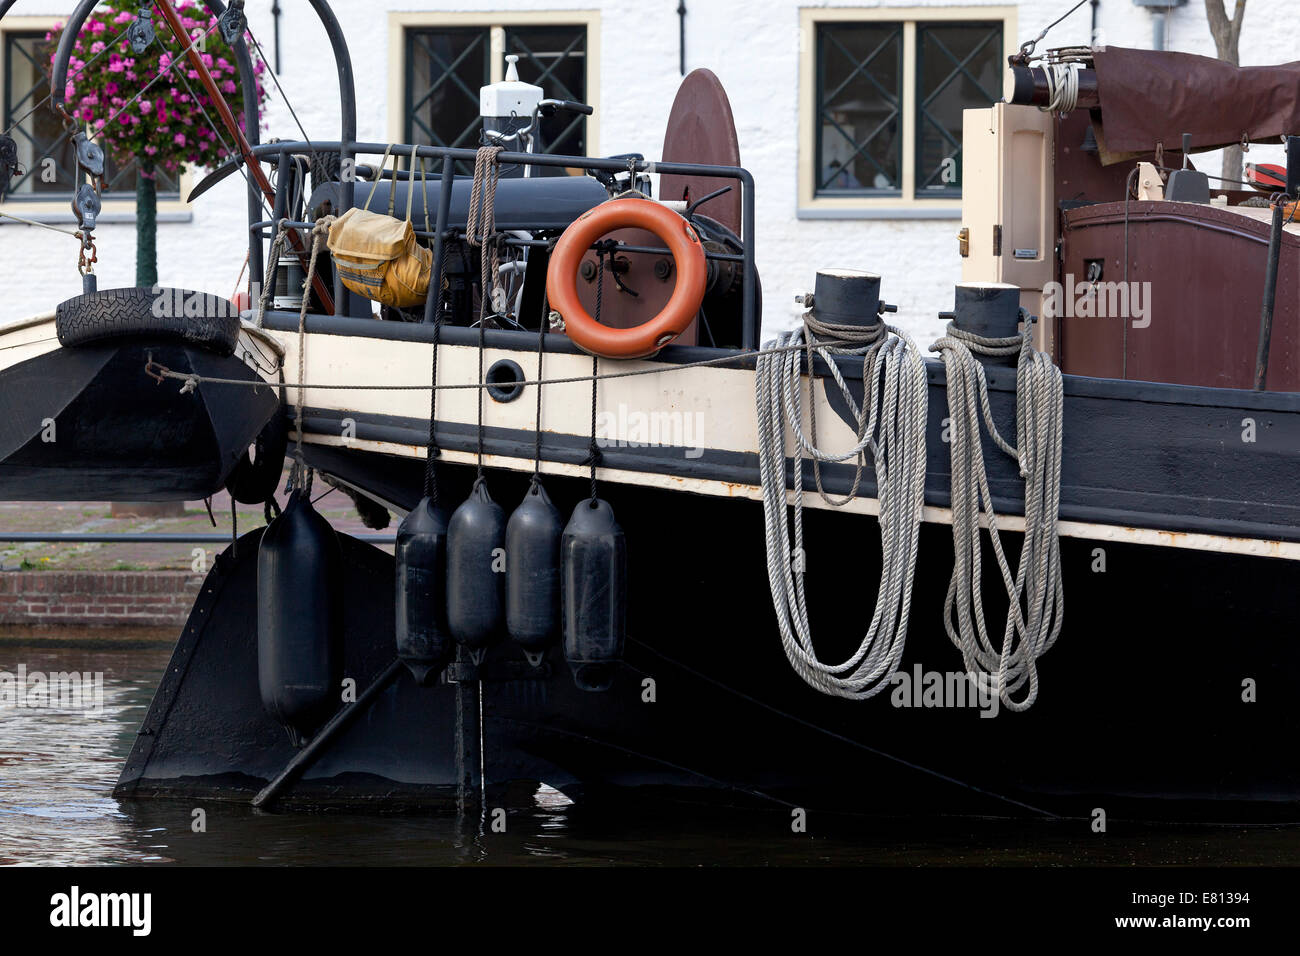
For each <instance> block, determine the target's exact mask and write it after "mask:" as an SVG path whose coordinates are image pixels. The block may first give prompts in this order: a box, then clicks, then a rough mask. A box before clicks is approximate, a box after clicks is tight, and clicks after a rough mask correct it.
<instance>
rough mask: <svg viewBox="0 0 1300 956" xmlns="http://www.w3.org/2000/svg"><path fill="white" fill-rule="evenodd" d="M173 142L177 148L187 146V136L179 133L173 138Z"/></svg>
mask: <svg viewBox="0 0 1300 956" xmlns="http://www.w3.org/2000/svg"><path fill="white" fill-rule="evenodd" d="M172 142H173V143H175V144H176V145H177V146H184V145H185V134H184V133H177V134H176V135H175V136H173V137H172Z"/></svg>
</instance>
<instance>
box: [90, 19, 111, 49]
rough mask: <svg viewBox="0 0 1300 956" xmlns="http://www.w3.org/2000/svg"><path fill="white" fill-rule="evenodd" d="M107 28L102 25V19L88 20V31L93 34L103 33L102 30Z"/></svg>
mask: <svg viewBox="0 0 1300 956" xmlns="http://www.w3.org/2000/svg"><path fill="white" fill-rule="evenodd" d="M107 29H108V27H106V26H104V21H102V20H91V21H90V32H91V33H93V34H94V35H95V36H99V35H100V34H101V33H103V32H104V31H105V30H107ZM101 46H102V44H101Z"/></svg>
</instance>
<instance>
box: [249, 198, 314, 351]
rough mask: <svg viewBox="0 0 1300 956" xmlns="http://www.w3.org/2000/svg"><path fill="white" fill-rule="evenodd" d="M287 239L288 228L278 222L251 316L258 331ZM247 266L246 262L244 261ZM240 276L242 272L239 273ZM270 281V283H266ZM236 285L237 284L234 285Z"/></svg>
mask: <svg viewBox="0 0 1300 956" xmlns="http://www.w3.org/2000/svg"><path fill="white" fill-rule="evenodd" d="M288 238H289V227H288V226H287V225H285V222H284V220H281V221H280V228H279V230H277V231H276V234H275V238H274V239H272V240H271V252H270V255H268V256H267V263H266V269H265V270H264V271H263V274H262V294H261V295H260V296H258V297H257V314H256V315H254V316H253V325H255V326H257V327H258V328H259V329H260V328H262V322H263V321H264V320H265V318H266V305H267V303H268V302H270V301H271V293H272V291H273V290H274V286H275V270H276V269H278V268H280V256H281V254H282V253H283V252H284V246H285V243H286V242H287V241H288ZM244 264H245V265H247V264H248V260H247V259H245V260H244ZM239 274H240V275H241V276H242V275H243V272H240V273H239ZM267 280H270V281H267ZM236 284H238V283H236ZM306 301H307V296H305V295H304V296H303V302H306ZM298 322H299V324H300V325H301V324H302V316H301V315H299V317H298Z"/></svg>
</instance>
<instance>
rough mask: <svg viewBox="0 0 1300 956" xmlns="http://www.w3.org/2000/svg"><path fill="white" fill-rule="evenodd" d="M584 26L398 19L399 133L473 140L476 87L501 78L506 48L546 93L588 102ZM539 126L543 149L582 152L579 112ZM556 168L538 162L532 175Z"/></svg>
mask: <svg viewBox="0 0 1300 956" xmlns="http://www.w3.org/2000/svg"><path fill="white" fill-rule="evenodd" d="M562 16H563V15H561V14H557V15H556V18H559V17H562ZM587 32H588V31H587V24H585V23H577V24H567V23H554V22H544V23H529V22H524V23H516V24H496V25H491V24H485V25H478V24H475V25H464V26H463V25H454V24H449V25H446V26H442V25H435V26H414V27H412V26H408V27H406V28H405V32H404V36H403V45H404V54H405V91H404V97H403V129H402V136H403V139H404V140H405V141H406V142H409V143H415V144H417V145H422V146H428V145H431V146H454V147H460V148H463V149H474V148H476V147H477V146H479V145H480V143H479V131H480V129H481V125H480V121H479V115H478V108H479V102H478V96H479V87H481V86H484V85H486V84H488V83H492V82H495V81H497V80H500V79H501V76H502V70H503V68H504V58H505V55H506V54H508V53H513V54H517V55H518V56H519V66H518V69H519V78H520V79H521V80H523V81H524V82H525V83H534V84H536V85H538V86H540V87H541V88H542V89H543V90H545V92H546V96H547V97H549V98H552V99H565V100H576V101H578V102H588V89H587V75H588V35H587ZM540 132H541V149H542V151H543V152H547V153H557V154H561V155H570V156H582V155H585V154H586V149H587V134H588V122H587V117H585V116H582V115H577V116H575V115H574V114H572V113H557V114H556V115H555V116H552V117H544V118H543V119H542V121H541V129H540ZM457 165H458V168H457V172H459V173H462V174H469V173H472V172H473V164H472V163H460V164H457ZM563 173H564V170H562V169H558V168H546V167H538V168H537V169H536V170H534V172H533V175H563Z"/></svg>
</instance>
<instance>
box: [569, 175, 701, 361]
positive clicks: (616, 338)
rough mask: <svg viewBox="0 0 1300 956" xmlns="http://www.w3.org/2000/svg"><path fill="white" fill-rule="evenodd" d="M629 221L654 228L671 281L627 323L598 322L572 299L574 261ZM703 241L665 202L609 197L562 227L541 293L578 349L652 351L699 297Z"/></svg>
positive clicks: (696, 306) (626, 353)
mask: <svg viewBox="0 0 1300 956" xmlns="http://www.w3.org/2000/svg"><path fill="white" fill-rule="evenodd" d="M629 227H635V228H640V229H645V230H647V231H649V232H652V233H654V234H655V235H656V236H658V237H659V239H660V240H661V241H662V242H663V243H664V245H666V246H667V247H668V250H669V251H670V252H671V253H672V254H673V263H674V266H675V270H676V273H677V284H676V286H675V287H674V288H673V294H672V297H671V298H669V300H668V304H667V305H665V306H664V307H663V310H662V311H661V312H660V313H659V314H658V315H656V316H655V317H654V318H653V319H650V321H648V322H644V323H642V324H641V325H638V326H634V327H633V328H630V329H615V328H610V327H609V326H607V325H601V324H600V323H599V322H597V321H596V320H595V319H593V318H592V317H591V316H590V315H588V314H587V310H586V309H584V308H583V307H582V303H581V302H579V301H578V266H579V264H580V263H581V262H582V257H583V255H584V254H585V253H586V252H587V250H588V249H589V248H590V247H591V244H592V243H594V242H595V241H596V240H597V239H599V238H600V237H601V236H604V235H607V234H608V233H610V232H613V231H614V230H615V229H625V228H629ZM706 281H707V266H706V264H705V258H704V247H703V246H702V245H700V237H699V235H697V234H696V232H695V230H694V229H692V228H691V224H690V223H689V222H687V221H686V220H685V219H683V218H682V217H681V216H679V215H678V214H677V213H675V212H673V211H672V210H671V209H669V208H668V207H667V206H664V205H661V204H660V203H657V202H654V201H653V200H650V199H639V198H637V197H635V196H633V197H629V198H627V199H611V200H610V201H609V202H605V203H601V204H600V205H599V206H596V207H595V208H594V209H590V210H588V211H587V212H585V213H583V214H582V215H581V216H579V217H578V218H577V219H575V220H574V221H573V222H572V223H570V224H569V228H567V229H565V230H564V234H563V235H562V236H560V239H559V241H558V242H556V244H555V249H554V251H553V252H552V253H551V261H550V265H549V266H548V267H547V270H546V297H547V299H548V300H549V301H550V303H551V308H552V309H554V310H555V311H556V312H558V313H560V315H561V316H562V317H563V319H564V327H565V331H567V332H568V334H569V338H571V339H573V341H574V342H576V343H577V345H578V347H579V348H581V349H582V350H583V351H584V352H589V353H590V354H592V355H599V356H600V357H601V358H615V359H634V358H644V357H645V356H647V355H653V354H654V353H655V352H658V351H659V350H660V349H661V348H663V347H664V346H665V345H667V344H668V343H669V342H671V341H672V340H673V339H675V338H677V336H679V335H681V334H682V333H683V332H684V331H686V327H687V326H689V325H690V324H691V321H692V320H693V319H694V318H695V316H696V315H697V314H698V313H699V311H700V304H701V303H702V302H703V301H704V287H705V284H706Z"/></svg>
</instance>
